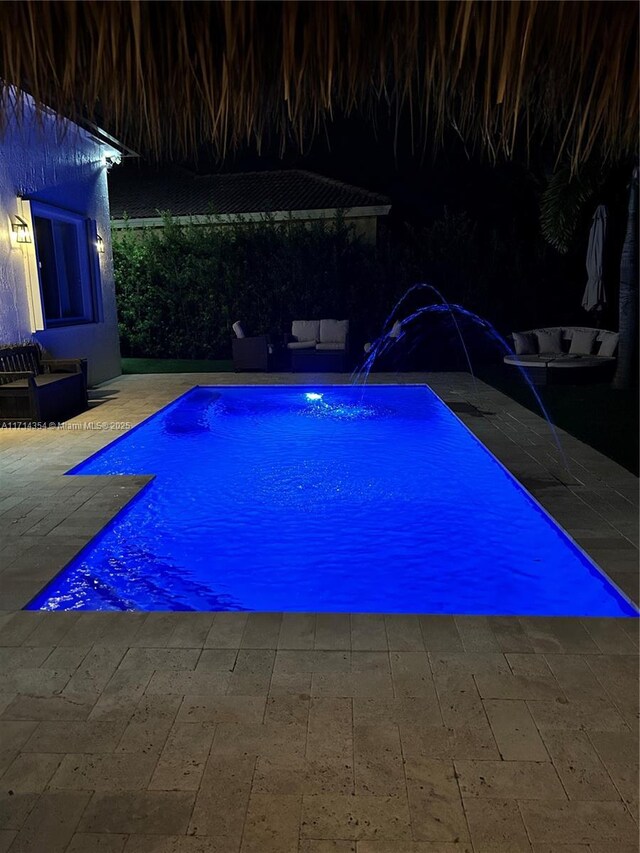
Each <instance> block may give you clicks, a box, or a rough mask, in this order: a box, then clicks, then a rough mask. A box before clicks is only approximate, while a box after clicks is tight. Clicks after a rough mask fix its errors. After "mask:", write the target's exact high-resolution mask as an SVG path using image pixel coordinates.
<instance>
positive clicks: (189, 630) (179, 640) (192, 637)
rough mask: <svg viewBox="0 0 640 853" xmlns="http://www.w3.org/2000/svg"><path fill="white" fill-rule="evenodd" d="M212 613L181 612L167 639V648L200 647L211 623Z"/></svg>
mask: <svg viewBox="0 0 640 853" xmlns="http://www.w3.org/2000/svg"><path fill="white" fill-rule="evenodd" d="M213 619H214V614H213V613H183V614H182V619H180V621H179V622H178V623H177V625H176V627H175V628H174V630H173V633H172V634H171V636H170V637H169V639H168V641H167V647H168V648H176V649H181V648H184V649H201V648H202V647H203V646H204V643H205V640H206V639H207V636H208V634H209V631H210V630H211V626H212V625H213Z"/></svg>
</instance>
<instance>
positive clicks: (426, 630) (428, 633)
mask: <svg viewBox="0 0 640 853" xmlns="http://www.w3.org/2000/svg"><path fill="white" fill-rule="evenodd" d="M419 622H420V630H421V631H422V638H423V640H424V647H425V649H427V651H434V652H439V651H448V652H462V651H464V646H463V645H462V639H461V637H460V634H459V633H458V628H457V625H456V622H455V619H454V618H453V616H420V617H419Z"/></svg>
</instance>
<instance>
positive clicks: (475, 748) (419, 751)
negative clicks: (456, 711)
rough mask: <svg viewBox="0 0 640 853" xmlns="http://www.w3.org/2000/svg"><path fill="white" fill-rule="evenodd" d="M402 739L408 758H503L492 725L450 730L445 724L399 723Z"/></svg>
mask: <svg viewBox="0 0 640 853" xmlns="http://www.w3.org/2000/svg"><path fill="white" fill-rule="evenodd" d="M400 740H401V742H402V752H403V754H404V756H405V759H406V760H407V761H408V760H412V761H416V762H418V761H420V760H421V759H425V758H426V759H432V758H439V759H445V758H466V759H478V760H483V761H485V760H491V759H497V758H499V757H500V755H499V753H498V748H497V746H496V742H495V740H494V737H493V734H492V732H491V729H490V728H489V725H488V724H487V726H486V728H470V729H469V728H467V729H448V728H445V727H444V726H438V727H431V726H424V725H422V724H421V723H420V722H419V721H418V722H417V723H410V724H409V723H408V724H402V723H401V724H400Z"/></svg>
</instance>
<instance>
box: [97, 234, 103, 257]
mask: <svg viewBox="0 0 640 853" xmlns="http://www.w3.org/2000/svg"><path fill="white" fill-rule="evenodd" d="M96 249H97V250H98V252H99V253H100V254H101V255H104V240H103V239H102V237H101V236H100V235H99V234H96Z"/></svg>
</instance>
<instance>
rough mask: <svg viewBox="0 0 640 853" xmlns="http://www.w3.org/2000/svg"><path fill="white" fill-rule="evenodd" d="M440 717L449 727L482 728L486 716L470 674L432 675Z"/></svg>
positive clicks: (485, 722) (484, 724)
mask: <svg viewBox="0 0 640 853" xmlns="http://www.w3.org/2000/svg"><path fill="white" fill-rule="evenodd" d="M434 681H435V685H436V693H437V695H438V700H439V702H440V709H441V711H442V719H443V721H444V724H445V726H449V727H450V728H474V727H480V728H484V727H485V726H486V724H487V716H486V714H485V711H484V706H483V704H482V700H481V698H480V694H479V693H478V690H477V687H476V683H475V681H474V678H473V676H472V675H465V674H457V673H453V674H449V675H436V676H435V677H434Z"/></svg>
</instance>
